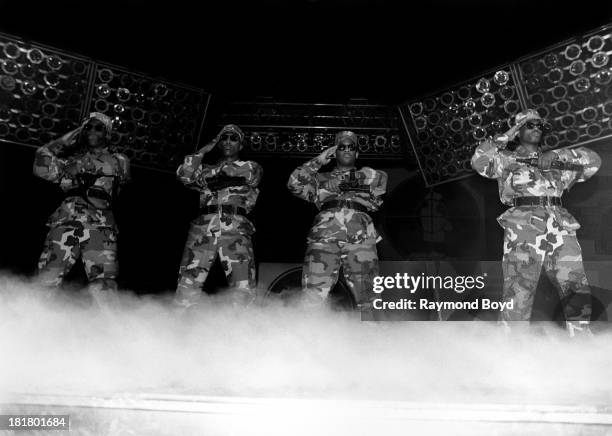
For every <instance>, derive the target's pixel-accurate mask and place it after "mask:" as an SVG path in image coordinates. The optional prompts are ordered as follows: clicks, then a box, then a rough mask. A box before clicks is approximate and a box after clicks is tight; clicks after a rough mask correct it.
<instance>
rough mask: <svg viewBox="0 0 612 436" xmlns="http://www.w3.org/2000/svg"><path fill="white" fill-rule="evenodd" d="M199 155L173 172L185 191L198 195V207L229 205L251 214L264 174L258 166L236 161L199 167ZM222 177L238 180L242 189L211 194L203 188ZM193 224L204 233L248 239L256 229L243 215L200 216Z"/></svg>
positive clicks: (193, 156) (200, 161) (188, 158)
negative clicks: (232, 177) (246, 237)
mask: <svg viewBox="0 0 612 436" xmlns="http://www.w3.org/2000/svg"><path fill="white" fill-rule="evenodd" d="M203 157H204V155H203V154H202V153H196V154H193V155H188V156H186V157H185V161H184V162H183V164H182V165H181V166H180V167H179V168H178V170H177V171H176V175H177V176H178V178H179V180H180V181H181V182H183V183H184V184H185V185H186V186H187V187H189V188H192V189H195V190H197V191H198V192H199V193H200V207H202V206H215V205H231V206H236V207H242V208H244V209H246V211H247V212H250V211H251V210H252V209H253V207H254V206H255V203H256V201H257V197H258V195H259V189H258V188H257V185H259V181H260V180H261V177H262V175H263V170H262V168H261V166H260V165H259V164H258V163H257V162H253V161H243V160H236V161H233V162H228V161H222V162H217V163H216V164H213V165H208V164H202V158H203ZM220 173H225V174H227V175H228V176H238V177H242V178H244V179H245V180H246V185H244V186H230V187H227V188H223V189H220V190H219V191H211V190H210V188H209V187H208V185H207V184H206V179H209V178H211V177H213V176H216V175H218V174H220ZM194 223H195V224H197V225H201V226H204V227H205V228H206V229H207V233H209V234H211V233H212V232H215V231H223V232H224V233H238V234H242V235H251V234H253V233H254V232H255V227H254V226H253V224H252V223H251V221H250V220H249V219H248V218H247V217H245V216H242V215H233V214H222V213H221V212H218V213H216V214H207V215H200V216H199V217H198V218H196V220H195V221H194Z"/></svg>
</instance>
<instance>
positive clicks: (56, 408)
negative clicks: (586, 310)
mask: <svg viewBox="0 0 612 436" xmlns="http://www.w3.org/2000/svg"><path fill="white" fill-rule="evenodd" d="M0 409H1V410H2V414H30V415H32V414H56V415H70V431H53V432H50V434H56V435H58V436H59V435H62V434H66V435H68V434H70V435H71V436H72V435H143V436H144V435H146V436H156V435H234V434H235V435H327V434H329V435H332V434H333V435H344V434H346V435H351V436H353V435H356V434H364V435H365V434H369V435H372V434H376V435H406V434H414V435H487V436H490V435H500V436H502V435H503V436H505V435H508V436H517V435H521V436H529V435H534V436H536V435H537V436H541V435H546V436H554V435H564V436H565V435H581V436H584V435H593V436H595V435H602V436H603V435H610V434H612V407H606V406H589V405H571V406H569V405H533V404H453V403H447V404H445V403H426V402H423V403H421V402H416V401H360V400H346V399H313V398H310V399H305V398H300V399H297V398H255V397H218V396H195V395H162V394H160V395H154V394H147V395H128V394H126V395H114V396H100V397H85V396H70V395H41V394H36V395H34V394H13V395H11V396H9V397H7V398H5V400H4V403H3V404H1V405H0ZM22 433H23V432H15V433H14V434H22ZM9 434H11V433H10V432H9ZM33 434H46V433H44V432H43V433H40V432H39V433H33Z"/></svg>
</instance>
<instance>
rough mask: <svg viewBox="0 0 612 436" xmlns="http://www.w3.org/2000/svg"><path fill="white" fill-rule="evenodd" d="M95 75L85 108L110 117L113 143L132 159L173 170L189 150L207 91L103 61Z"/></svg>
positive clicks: (135, 162) (98, 65) (194, 142)
mask: <svg viewBox="0 0 612 436" xmlns="http://www.w3.org/2000/svg"><path fill="white" fill-rule="evenodd" d="M93 77H94V80H93V86H92V90H91V95H90V103H89V110H90V111H97V112H102V113H104V114H106V115H108V116H110V117H111V118H112V119H113V133H112V135H111V139H110V141H111V144H112V145H113V147H114V148H115V149H116V150H118V151H120V152H122V153H124V154H126V155H127V156H128V157H129V158H130V160H131V162H132V163H133V164H136V165H140V166H144V167H149V168H156V169H160V170H170V171H174V170H176V168H177V167H178V165H179V164H180V163H181V161H182V159H183V157H184V156H185V155H186V154H189V153H191V152H193V150H194V147H195V145H196V144H197V141H198V135H199V132H200V130H201V128H202V123H203V121H204V116H205V113H206V108H207V106H208V101H209V95H208V94H206V93H204V92H203V91H202V90H201V89H197V88H192V87H188V86H185V85H179V84H176V83H171V82H168V81H165V80H160V79H156V78H153V77H150V76H146V75H144V74H140V73H135V72H131V71H128V70H126V69H123V68H120V67H115V66H111V65H106V64H97V65H96V67H95V71H94V74H93Z"/></svg>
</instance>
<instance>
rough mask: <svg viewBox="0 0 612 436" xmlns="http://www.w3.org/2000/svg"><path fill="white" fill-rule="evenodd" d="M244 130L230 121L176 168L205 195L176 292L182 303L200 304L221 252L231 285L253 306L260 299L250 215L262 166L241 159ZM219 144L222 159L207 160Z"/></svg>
mask: <svg viewBox="0 0 612 436" xmlns="http://www.w3.org/2000/svg"><path fill="white" fill-rule="evenodd" d="M243 140H244V133H243V132H242V130H241V129H240V128H239V127H238V126H235V125H233V124H229V125H227V126H225V127H223V129H221V131H220V132H219V134H218V135H217V136H216V137H215V138H214V139H213V140H212V141H211V142H210V143H208V144H207V145H206V146H204V147H203V148H202V149H201V150H200V151H198V152H197V153H196V154H193V155H189V156H186V157H185V161H184V162H183V164H182V165H181V166H180V167H179V168H178V170H177V176H178V178H179V180H181V182H183V183H184V184H185V185H187V186H188V187H190V188H193V189H196V190H197V191H199V193H200V215H199V216H198V217H197V218H196V219H195V220H194V221H193V222H192V223H191V228H190V230H189V235H188V237H187V243H186V244H185V250H184V252H183V259H182V261H181V267H180V270H179V275H180V277H179V281H178V287H177V290H176V301H177V303H178V304H180V305H182V306H185V307H189V306H192V305H194V304H196V303H197V302H198V300H199V299H200V296H201V291H202V287H203V285H204V282H205V281H206V277H207V276H208V272H209V270H210V267H211V265H212V263H213V261H214V260H215V258H216V257H217V253H218V254H219V257H220V260H221V264H222V265H223V269H224V271H225V275H226V276H227V279H228V284H229V286H230V287H232V288H233V289H234V291H238V292H239V293H240V294H241V295H242V298H241V300H242V301H241V303H243V304H248V303H250V302H251V301H252V300H253V299H254V297H255V257H254V255H253V246H252V244H251V235H252V234H253V233H254V232H255V227H254V226H253V224H252V223H251V221H249V219H248V218H247V217H246V215H247V213H249V212H250V211H251V210H252V209H253V207H254V206H255V202H256V201H257V196H258V195H259V189H258V188H257V185H258V184H259V181H260V180H261V176H262V173H263V171H262V168H261V166H259V165H258V164H257V163H256V162H253V161H243V160H240V159H239V152H240V150H241V149H242V142H243ZM215 146H218V147H219V148H220V149H221V152H222V153H223V158H222V159H221V160H220V161H219V162H217V163H215V164H213V165H208V164H203V163H202V158H203V157H204V155H205V154H206V153H208V152H209V151H210V150H212V149H213V148H214V147H215Z"/></svg>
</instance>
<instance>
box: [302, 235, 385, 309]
mask: <svg viewBox="0 0 612 436" xmlns="http://www.w3.org/2000/svg"><path fill="white" fill-rule="evenodd" d="M340 266H342V269H343V272H344V278H345V280H346V283H347V284H348V286H349V288H350V289H351V292H352V293H353V296H354V297H355V300H356V301H357V303H358V304H360V303H365V302H368V301H370V299H371V293H372V286H373V282H374V277H375V276H376V275H378V254H377V252H376V245H375V244H351V243H347V242H344V241H338V242H310V243H309V244H308V248H307V249H306V256H305V258H304V266H303V269H302V287H303V288H304V289H305V290H314V291H318V292H319V293H320V295H321V296H322V297H323V298H327V295H328V294H329V292H330V291H331V289H332V288H333V287H334V285H335V284H336V282H337V281H338V274H339V271H340Z"/></svg>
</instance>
